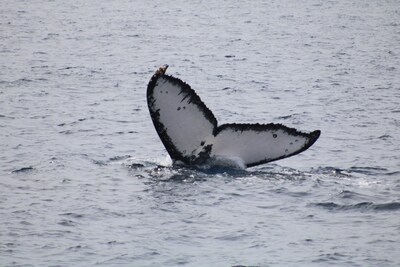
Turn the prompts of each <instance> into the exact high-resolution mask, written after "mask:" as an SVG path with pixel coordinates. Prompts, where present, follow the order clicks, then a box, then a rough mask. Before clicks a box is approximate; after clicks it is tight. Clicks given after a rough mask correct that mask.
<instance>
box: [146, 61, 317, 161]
mask: <svg viewBox="0 0 400 267" xmlns="http://www.w3.org/2000/svg"><path fill="white" fill-rule="evenodd" d="M167 68H168V65H164V66H163V67H161V68H159V69H158V70H157V71H156V72H155V73H154V75H153V76H152V77H151V79H150V82H149V84H148V86H147V104H148V107H149V111H150V115H151V118H152V120H153V124H154V127H155V128H156V131H157V133H158V135H159V137H160V139H161V141H162V143H163V144H164V146H165V148H166V149H167V151H168V153H169V155H170V156H171V158H172V160H173V161H174V162H175V161H181V162H183V163H185V164H188V165H199V164H205V163H209V161H210V159H211V160H212V159H213V158H235V159H240V160H241V161H242V162H243V164H244V166H245V167H252V166H256V165H259V164H263V163H267V162H271V161H275V160H279V159H283V158H287V157H290V156H293V155H296V154H298V153H301V152H303V151H304V150H306V149H308V148H309V147H310V146H311V145H313V144H314V143H315V142H316V141H317V139H318V138H319V136H320V133H321V132H320V131H319V130H316V131H313V132H311V133H304V132H300V131H298V130H296V129H294V128H289V127H286V126H284V125H282V124H273V123H269V124H236V123H233V124H222V125H220V126H218V122H217V119H216V118H215V116H214V115H213V113H212V112H211V110H209V109H208V108H207V106H206V105H205V104H204V103H203V101H201V99H200V97H199V96H198V95H197V94H196V92H195V91H194V90H193V89H192V88H191V87H190V86H189V85H188V84H187V83H185V82H183V81H182V80H180V79H178V78H175V77H172V76H169V75H166V74H165V72H166V69H167Z"/></svg>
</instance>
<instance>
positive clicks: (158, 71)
mask: <svg viewBox="0 0 400 267" xmlns="http://www.w3.org/2000/svg"><path fill="white" fill-rule="evenodd" d="M167 69H168V64H164V65H162V66H161V67H159V68H158V70H157V71H156V73H155V75H164V74H165V72H166V71H167Z"/></svg>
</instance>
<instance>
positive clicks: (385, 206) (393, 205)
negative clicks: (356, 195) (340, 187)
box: [313, 202, 400, 211]
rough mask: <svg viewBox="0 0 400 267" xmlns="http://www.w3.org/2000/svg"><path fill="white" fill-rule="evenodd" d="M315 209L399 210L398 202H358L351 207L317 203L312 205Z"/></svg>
mask: <svg viewBox="0 0 400 267" xmlns="http://www.w3.org/2000/svg"><path fill="white" fill-rule="evenodd" d="M313 205H314V206H316V207H321V208H324V209H327V210H333V211H354V210H356V211H398V210H400V202H389V203H382V204H375V203H374V202H360V203H356V204H351V205H341V204H337V203H334V202H319V203H314V204H313Z"/></svg>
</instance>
